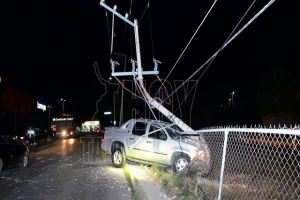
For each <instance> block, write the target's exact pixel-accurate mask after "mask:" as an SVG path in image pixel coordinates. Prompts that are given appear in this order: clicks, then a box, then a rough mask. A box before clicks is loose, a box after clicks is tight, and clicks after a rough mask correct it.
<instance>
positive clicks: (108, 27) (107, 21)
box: [105, 9, 111, 49]
mask: <svg viewBox="0 0 300 200" xmlns="http://www.w3.org/2000/svg"><path fill="white" fill-rule="evenodd" d="M105 15H106V27H107V37H108V49H110V43H111V42H110V38H109V36H110V31H109V30H110V25H109V20H108V16H107V10H106V9H105Z"/></svg>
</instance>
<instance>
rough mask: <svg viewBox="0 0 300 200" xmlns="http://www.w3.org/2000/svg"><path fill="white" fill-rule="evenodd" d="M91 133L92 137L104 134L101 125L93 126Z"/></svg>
mask: <svg viewBox="0 0 300 200" xmlns="http://www.w3.org/2000/svg"><path fill="white" fill-rule="evenodd" d="M90 133H91V136H92V137H97V136H102V134H103V130H101V129H100V127H98V126H96V127H91V129H90Z"/></svg>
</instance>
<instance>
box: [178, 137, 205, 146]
mask: <svg viewBox="0 0 300 200" xmlns="http://www.w3.org/2000/svg"><path fill="white" fill-rule="evenodd" d="M179 142H183V143H188V144H191V145H193V146H196V147H198V148H199V146H200V144H199V143H198V142H197V141H196V140H195V139H193V138H191V137H187V136H182V137H180V139H179Z"/></svg>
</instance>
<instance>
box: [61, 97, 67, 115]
mask: <svg viewBox="0 0 300 200" xmlns="http://www.w3.org/2000/svg"><path fill="white" fill-rule="evenodd" d="M60 100H61V101H62V114H63V115H64V114H65V101H66V100H65V99H60Z"/></svg>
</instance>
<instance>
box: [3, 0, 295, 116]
mask: <svg viewBox="0 0 300 200" xmlns="http://www.w3.org/2000/svg"><path fill="white" fill-rule="evenodd" d="M99 2H100V1H99V0H98V1H94V0H91V1H83V0H81V1H80V0H72V1H70V0H59V1H58V0H44V1H41V0H31V1H29V0H22V1H19V0H17V1H8V2H6V3H3V2H2V3H1V4H2V5H1V6H0V13H1V14H0V26H1V29H0V30H1V32H0V42H1V43H0V44H1V45H0V48H1V55H2V56H1V59H0V76H2V81H3V82H4V83H5V84H8V85H11V86H13V87H15V88H17V89H20V90H23V91H26V92H28V93H29V94H32V95H34V96H37V97H39V98H42V99H44V101H45V102H47V103H49V104H51V105H53V107H54V108H53V111H54V112H56V113H60V112H61V102H60V98H64V99H66V100H67V101H66V103H65V109H67V110H69V112H71V113H77V114H78V113H82V115H83V116H86V117H88V118H91V117H92V116H93V114H94V112H95V111H96V110H95V109H96V106H95V105H96V101H97V100H98V99H99V97H100V96H101V95H102V94H103V93H104V91H105V90H104V86H103V85H101V84H100V83H99V81H98V79H97V76H96V74H95V72H94V67H93V64H94V62H97V63H98V66H99V70H100V73H101V75H102V77H104V78H106V79H107V78H108V77H109V76H110V73H111V70H110V69H111V68H110V62H109V61H110V58H112V59H114V60H116V61H118V62H119V63H121V66H119V67H118V68H117V70H122V69H123V68H124V65H123V63H122V60H121V58H120V57H119V56H117V55H116V54H110V46H109V45H110V37H111V35H110V31H111V30H109V32H108V29H107V27H108V26H109V27H111V25H112V22H111V19H112V15H111V13H110V12H107V17H108V18H106V12H105V9H104V8H103V7H100V5H99ZM130 2H132V7H131V12H132V16H131V20H132V21H133V19H137V20H138V21H139V35H140V46H141V56H142V66H143V68H144V70H152V69H153V62H152V60H153V57H155V58H156V59H158V60H160V61H161V62H162V65H160V66H159V71H160V77H161V78H166V77H167V76H168V73H169V72H170V71H171V69H172V67H173V66H174V65H175V63H176V61H177V59H178V58H179V56H180V55H181V54H182V52H183V50H184V48H185V47H186V46H187V44H188V42H189V40H190V39H191V37H192V36H193V34H194V33H195V31H196V29H197V28H198V26H199V24H200V23H201V21H202V20H203V18H204V16H205V15H206V13H207V12H208V10H209V8H210V6H211V5H212V4H213V2H214V1H212V0H204V1H199V0H190V1H177V0H173V1H158V0H152V1H150V3H149V5H150V8H149V9H146V5H147V2H148V1H146V0H138V1H133V0H132V1H130V0H114V1H111V0H107V1H106V4H107V5H108V6H110V7H113V5H115V4H116V5H117V6H118V8H117V11H118V12H119V13H121V14H122V15H125V13H126V12H129V10H130ZM252 2H253V1H249V0H244V1H240V0H226V1H225V0H218V1H217V3H216V5H215V7H214V8H213V9H212V11H211V12H210V14H209V15H208V17H207V19H206V21H205V22H204V24H203V25H202V27H201V28H200V30H199V31H198V32H197V34H196V35H195V37H194V39H193V41H192V42H191V43H190V45H189V46H188V48H187V50H186V51H185V53H184V54H183V55H182V57H181V59H180V61H179V62H178V63H177V65H176V67H175V68H174V70H173V72H172V73H171V75H170V77H169V78H168V81H170V82H172V81H174V80H185V79H187V78H188V77H189V76H190V75H191V74H192V73H193V72H194V71H195V70H196V69H198V68H199V67H200V66H201V65H202V64H203V63H204V62H205V61H206V60H207V59H208V58H209V57H210V56H211V55H213V54H214V53H215V52H216V51H217V50H218V49H219V48H220V47H221V46H222V44H223V43H224V41H225V40H226V38H227V37H228V36H229V34H230V33H231V31H232V30H233V28H234V27H235V26H236V24H237V23H238V21H239V20H240V19H241V17H242V16H243V15H244V13H245V12H246V10H247V9H248V7H249V6H250V5H251V3H252ZM267 2H268V1H266V0H257V1H256V2H255V4H254V5H253V7H252V8H251V10H250V12H249V13H248V15H247V16H246V17H245V19H244V20H243V21H242V23H241V25H240V26H239V27H238V29H240V28H241V27H242V25H244V24H245V23H246V22H247V21H248V20H249V19H250V18H251V17H253V16H254V14H256V13H257V12H258V11H259V10H260V9H261V8H262V7H263V6H264V5H265V4H266V3H267ZM292 2H293V1H283V0H277V1H275V3H273V5H271V6H270V7H269V8H268V9H267V10H266V11H265V12H264V13H263V14H262V15H261V16H259V17H258V18H257V19H256V20H255V21H254V22H253V23H252V24H251V25H250V26H249V27H248V28H246V29H245V30H244V31H243V32H242V33H241V34H240V35H239V36H238V37H237V38H236V39H235V40H233V41H232V43H231V44H230V45H229V46H228V47H226V48H225V49H224V50H223V51H222V52H221V53H220V54H219V55H218V56H217V58H216V59H215V60H214V62H213V63H212V65H211V66H210V67H209V68H208V70H207V71H206V72H205V73H204V74H203V76H202V78H201V79H200V81H199V84H198V87H197V96H198V97H200V98H201V95H204V94H206V93H207V92H208V93H213V94H215V95H213V98H214V101H216V102H217V103H224V102H226V101H227V99H228V98H229V93H230V92H231V91H233V90H234V91H235V92H236V97H238V96H247V95H248V97H247V99H249V100H252V98H253V95H254V94H255V89H254V88H255V84H256V82H257V79H258V77H259V74H260V73H261V72H262V71H264V70H267V69H268V68H270V67H273V66H284V67H287V68H293V69H298V68H299V67H298V66H299V56H298V55H299V38H298V37H299V35H300V34H299V30H298V29H299V28H298V25H299V14H298V13H297V12H298V10H297V7H296V6H295V5H293V4H292ZM145 9H146V10H145ZM144 11H145V12H144ZM143 13H144V15H143ZM149 13H150V15H149ZM142 16H143V17H142ZM107 19H108V20H109V24H107ZM130 29H131V30H130ZM238 29H237V30H238ZM130 36H131V37H132V39H133V29H132V27H130V26H128V25H127V26H126V23H124V22H123V21H121V20H120V19H119V18H118V17H115V37H114V49H113V52H115V53H121V54H123V55H125V54H126V55H127V63H126V64H127V67H126V69H127V71H130V70H131V65H130V59H131V58H133V59H135V60H136V54H135V45H134V43H133V42H134V41H133V40H130ZM122 58H123V59H124V57H122ZM298 71H299V70H298ZM202 72H203V70H201V71H200V72H199V73H198V74H197V75H196V76H195V77H194V78H192V80H197V79H198V78H199V77H200V76H201V74H202ZM119 78H120V79H122V78H123V77H119ZM144 78H145V79H146V80H147V79H149V80H152V79H151V78H153V77H149V76H144ZM131 79H132V78H131V77H126V80H131ZM108 89H109V93H108V95H107V96H105V97H104V98H103V99H102V101H101V102H100V103H99V104H98V105H99V107H101V106H102V107H103V106H105V105H111V102H112V96H111V91H113V90H114V89H116V87H115V86H108ZM169 92H170V91H169Z"/></svg>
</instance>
